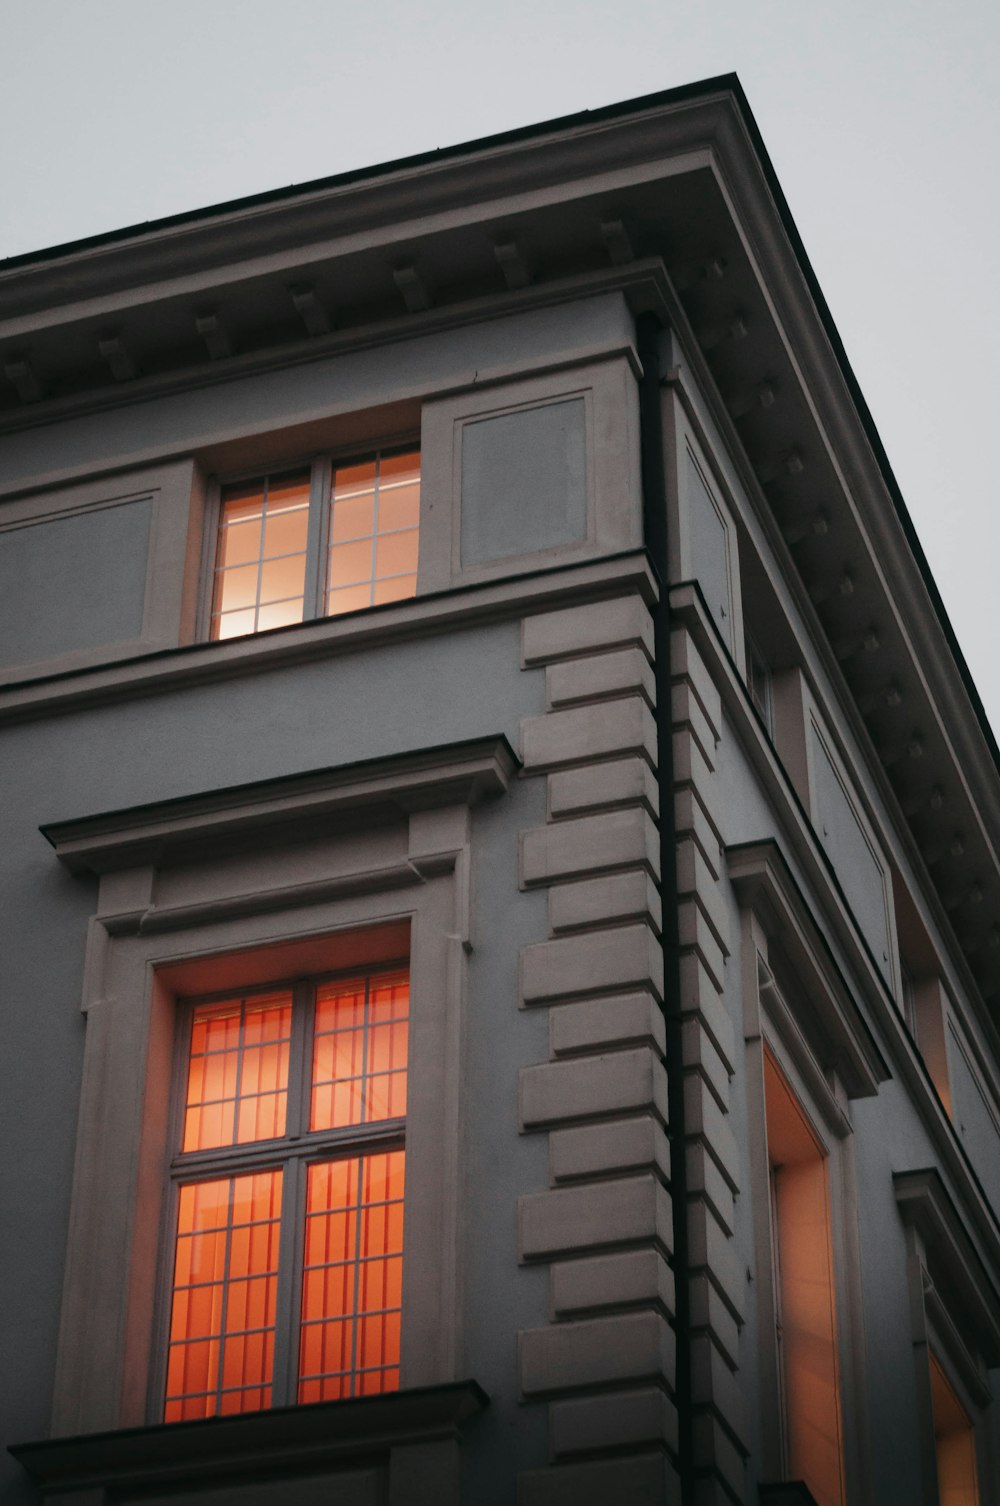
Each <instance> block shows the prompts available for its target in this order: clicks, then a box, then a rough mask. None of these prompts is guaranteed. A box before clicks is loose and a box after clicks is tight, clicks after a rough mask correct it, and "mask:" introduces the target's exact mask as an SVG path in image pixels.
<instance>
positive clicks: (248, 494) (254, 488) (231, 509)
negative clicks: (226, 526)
mask: <svg viewBox="0 0 1000 1506" xmlns="http://www.w3.org/2000/svg"><path fill="white" fill-rule="evenodd" d="M263 507H264V483H263V482H262V481H238V482H236V484H235V485H233V486H226V487H223V489H222V522H223V523H239V522H241V521H242V522H245V521H246V520H247V519H249V518H259V517H260V516H261V513H262V511H263Z"/></svg>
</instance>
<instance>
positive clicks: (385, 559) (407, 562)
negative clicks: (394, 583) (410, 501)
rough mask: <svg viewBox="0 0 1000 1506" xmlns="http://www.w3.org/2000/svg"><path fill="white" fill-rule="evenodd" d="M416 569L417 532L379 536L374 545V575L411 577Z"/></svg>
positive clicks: (410, 531)
mask: <svg viewBox="0 0 1000 1506" xmlns="http://www.w3.org/2000/svg"><path fill="white" fill-rule="evenodd" d="M416 568H417V530H416V529H415V528H413V529H410V530H409V531H408V532H406V533H389V534H385V535H384V536H382V535H380V536H379V539H378V542H377V543H376V545H375V574H376V575H377V576H379V577H380V578H381V577H382V576H386V575H411V574H412V573H413V572H414V570H416Z"/></svg>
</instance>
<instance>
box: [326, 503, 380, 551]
mask: <svg viewBox="0 0 1000 1506" xmlns="http://www.w3.org/2000/svg"><path fill="white" fill-rule="evenodd" d="M374 530H375V497H374V494H373V493H372V492H369V493H368V494H367V496H363V497H345V498H344V499H343V501H341V499H340V498H339V497H337V498H335V499H334V504H333V521H332V523H331V525H330V538H331V540H332V541H333V543H335V544H340V543H342V542H343V541H344V540H345V539H363V538H370V537H371V535H372V533H373V532H374Z"/></svg>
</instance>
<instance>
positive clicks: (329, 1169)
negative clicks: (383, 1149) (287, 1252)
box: [298, 1150, 405, 1402]
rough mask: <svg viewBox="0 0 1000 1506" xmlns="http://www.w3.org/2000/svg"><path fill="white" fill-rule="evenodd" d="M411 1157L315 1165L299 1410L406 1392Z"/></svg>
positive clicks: (308, 1209)
mask: <svg viewBox="0 0 1000 1506" xmlns="http://www.w3.org/2000/svg"><path fill="white" fill-rule="evenodd" d="M404 1179H405V1157H404V1152H403V1151H401V1150H399V1151H390V1152H389V1153H388V1154H386V1155H372V1156H364V1157H358V1158H356V1159H351V1160H344V1161H334V1162H325V1163H320V1164H318V1165H313V1166H310V1167H309V1171H308V1181H307V1192H306V1241H305V1261H304V1269H303V1278H302V1312H301V1327H300V1342H299V1393H298V1399H299V1401H300V1402H306V1401H321V1400H331V1399H334V1398H336V1397H340V1396H357V1395H365V1394H369V1393H374V1392H379V1391H390V1390H394V1389H395V1388H396V1387H398V1385H399V1368H398V1367H399V1349H400V1304H401V1300H402V1250H403V1243H402V1239H403V1217H402V1212H403V1185H404Z"/></svg>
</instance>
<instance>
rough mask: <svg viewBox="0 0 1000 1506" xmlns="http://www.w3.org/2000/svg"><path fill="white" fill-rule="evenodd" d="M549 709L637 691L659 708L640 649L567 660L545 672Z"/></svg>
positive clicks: (649, 666) (646, 661)
mask: <svg viewBox="0 0 1000 1506" xmlns="http://www.w3.org/2000/svg"><path fill="white" fill-rule="evenodd" d="M545 688H546V695H547V697H548V702H549V705H550V706H573V705H577V704H579V703H581V702H585V701H599V700H610V699H612V698H613V697H616V696H623V695H630V694H631V693H632V692H633V691H637V692H638V693H639V694H640V695H641V696H643V697H644V698H645V699H646V700H647V701H648V703H649V705H650V706H655V705H656V682H655V680H654V678H653V669H652V665H651V664H650V662H649V659H648V658H647V657H646V655H645V653H644V652H643V651H642V650H641V649H638V648H623V649H619V650H617V652H615V653H610V654H593V655H590V656H589V657H588V658H586V659H564V660H561V661H560V662H559V663H557V664H550V665H549V666H548V668H547V669H546V671H545Z"/></svg>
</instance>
